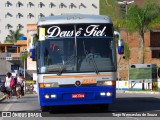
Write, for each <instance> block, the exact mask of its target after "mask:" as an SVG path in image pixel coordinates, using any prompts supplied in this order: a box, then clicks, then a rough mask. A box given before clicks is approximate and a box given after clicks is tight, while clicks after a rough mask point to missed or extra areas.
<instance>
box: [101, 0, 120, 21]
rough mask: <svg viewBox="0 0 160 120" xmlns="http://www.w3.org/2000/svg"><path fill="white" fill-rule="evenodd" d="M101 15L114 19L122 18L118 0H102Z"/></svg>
mask: <svg viewBox="0 0 160 120" xmlns="http://www.w3.org/2000/svg"><path fill="white" fill-rule="evenodd" d="M100 15H106V16H110V17H111V18H112V20H113V21H116V20H117V19H119V18H121V16H120V10H119V6H118V4H117V0H100Z"/></svg>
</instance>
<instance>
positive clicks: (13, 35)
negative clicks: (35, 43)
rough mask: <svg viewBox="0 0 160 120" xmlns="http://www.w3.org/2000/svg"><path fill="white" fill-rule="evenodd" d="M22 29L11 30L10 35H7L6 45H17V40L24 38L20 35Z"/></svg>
mask: <svg viewBox="0 0 160 120" xmlns="http://www.w3.org/2000/svg"><path fill="white" fill-rule="evenodd" d="M20 31H21V29H17V30H16V31H13V30H9V35H7V37H6V39H5V41H4V42H5V43H16V42H17V40H18V39H19V38H20V37H22V36H24V35H23V34H22V33H20Z"/></svg>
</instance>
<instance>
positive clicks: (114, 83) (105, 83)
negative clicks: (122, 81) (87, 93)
mask: <svg viewBox="0 0 160 120" xmlns="http://www.w3.org/2000/svg"><path fill="white" fill-rule="evenodd" d="M115 85H116V81H97V86H115Z"/></svg>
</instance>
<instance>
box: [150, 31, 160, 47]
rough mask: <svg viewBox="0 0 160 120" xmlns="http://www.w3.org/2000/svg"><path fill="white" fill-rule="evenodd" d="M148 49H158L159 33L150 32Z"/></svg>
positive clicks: (159, 43) (159, 42)
mask: <svg viewBox="0 0 160 120" xmlns="http://www.w3.org/2000/svg"><path fill="white" fill-rule="evenodd" d="M150 47H160V32H150Z"/></svg>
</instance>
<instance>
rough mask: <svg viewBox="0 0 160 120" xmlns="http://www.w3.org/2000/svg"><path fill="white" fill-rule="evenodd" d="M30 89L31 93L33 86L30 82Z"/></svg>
mask: <svg viewBox="0 0 160 120" xmlns="http://www.w3.org/2000/svg"><path fill="white" fill-rule="evenodd" d="M30 90H31V93H32V94H33V90H34V86H33V84H32V83H31V84H30Z"/></svg>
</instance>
